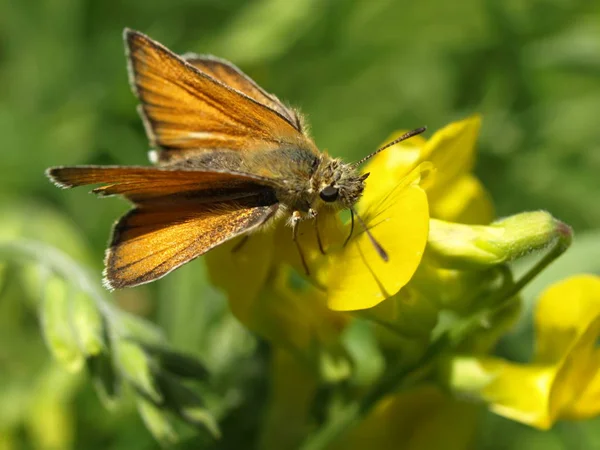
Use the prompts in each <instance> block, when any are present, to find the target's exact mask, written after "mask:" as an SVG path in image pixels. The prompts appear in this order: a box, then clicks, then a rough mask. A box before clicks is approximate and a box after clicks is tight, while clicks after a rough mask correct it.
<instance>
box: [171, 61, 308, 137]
mask: <svg viewBox="0 0 600 450" xmlns="http://www.w3.org/2000/svg"><path fill="white" fill-rule="evenodd" d="M182 58H183V59H185V60H186V61H187V62H188V63H190V64H191V65H192V66H194V67H196V68H197V69H198V70H200V71H201V72H204V73H205V74H207V75H210V76H211V77H213V78H214V79H216V80H218V81H220V82H221V83H223V84H226V85H227V86H229V87H231V88H233V89H236V90H238V91H240V92H241V93H243V94H246V95H247V96H248V97H250V98H252V99H254V100H256V101H257V102H259V103H262V104H263V105H266V106H268V107H269V108H271V109H272V110H274V111H277V112H278V113H279V114H281V115H282V116H283V117H284V118H285V119H286V120H287V121H288V122H290V123H291V124H292V125H293V126H294V128H296V129H297V130H298V131H300V132H302V131H303V124H302V120H301V119H300V116H299V115H298V114H297V113H296V111H294V110H293V109H292V108H289V107H287V106H285V105H284V104H283V103H282V102H281V100H279V99H278V98H277V97H276V96H275V95H273V94H269V93H268V92H266V91H265V90H264V89H263V88H261V87H260V86H259V85H258V84H257V83H256V82H255V81H254V80H253V79H252V78H250V77H249V76H248V75H246V74H245V73H244V72H242V71H241V70H240V69H239V68H238V67H237V66H235V65H234V64H232V63H230V62H229V61H226V60H224V59H221V58H218V57H216V56H213V55H197V54H195V53H186V54H185V55H183V56H182Z"/></svg>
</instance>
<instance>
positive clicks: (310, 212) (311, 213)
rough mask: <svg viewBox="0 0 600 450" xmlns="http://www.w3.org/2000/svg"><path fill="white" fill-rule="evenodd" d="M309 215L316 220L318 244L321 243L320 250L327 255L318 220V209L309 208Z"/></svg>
mask: <svg viewBox="0 0 600 450" xmlns="http://www.w3.org/2000/svg"><path fill="white" fill-rule="evenodd" d="M308 214H309V216H310V217H311V218H312V219H314V220H315V233H316V235H317V244H319V250H320V251H321V254H322V255H325V247H323V241H322V240H321V235H320V234H319V224H318V222H317V211H315V210H314V209H312V208H311V209H309V211H308Z"/></svg>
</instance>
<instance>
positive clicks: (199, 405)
mask: <svg viewBox="0 0 600 450" xmlns="http://www.w3.org/2000/svg"><path fill="white" fill-rule="evenodd" d="M157 381H158V384H159V386H160V390H161V392H162V393H163V395H164V398H165V406H166V407H167V408H169V409H171V410H172V411H173V412H174V413H175V414H177V415H178V416H179V417H181V418H182V419H183V420H185V421H186V422H187V423H189V424H191V425H194V426H195V427H198V428H201V429H205V430H207V431H208V432H209V433H210V434H211V435H212V436H213V437H214V438H219V437H220V436H221V432H220V431H219V427H218V425H217V423H216V421H215V419H214V418H213V416H212V414H211V413H210V412H209V411H208V410H207V409H206V408H205V407H204V402H203V401H202V399H201V398H200V397H199V396H198V395H197V394H196V393H195V392H194V391H193V390H192V389H190V388H189V387H187V386H186V385H185V384H183V383H182V382H181V381H180V380H179V379H177V378H175V377H173V376H170V375H168V374H165V373H160V374H158V375H157Z"/></svg>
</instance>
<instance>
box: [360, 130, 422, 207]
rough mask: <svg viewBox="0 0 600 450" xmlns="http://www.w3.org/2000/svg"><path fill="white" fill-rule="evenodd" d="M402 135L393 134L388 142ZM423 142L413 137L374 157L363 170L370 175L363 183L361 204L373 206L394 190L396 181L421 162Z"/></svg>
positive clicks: (401, 133)
mask: <svg viewBox="0 0 600 450" xmlns="http://www.w3.org/2000/svg"><path fill="white" fill-rule="evenodd" d="M404 133H405V132H404V131H399V132H397V133H394V134H393V135H392V136H390V138H389V139H388V142H389V141H391V140H394V139H395V138H397V137H400V136H401V135H403V134H404ZM425 142H426V141H425V139H424V138H423V137H422V136H414V137H412V138H410V139H409V140H407V141H402V142H400V143H399V144H396V145H394V146H392V147H390V148H388V149H386V150H384V151H383V152H381V153H379V154H377V155H376V156H374V157H373V158H372V159H371V161H369V163H368V164H367V165H366V166H365V168H364V170H363V172H364V173H370V175H369V178H368V179H367V180H366V181H365V183H366V185H365V191H364V193H363V196H362V198H361V203H365V204H369V205H370V204H374V203H375V202H376V201H377V199H379V198H381V197H382V196H383V195H385V194H386V193H388V192H390V191H391V190H392V189H394V187H395V186H396V185H397V184H398V180H402V179H403V178H404V177H405V176H407V175H408V174H409V173H410V171H411V170H413V169H414V168H415V167H416V166H417V165H418V164H419V163H420V162H421V161H422V160H423V159H422V158H421V154H422V151H421V150H422V148H423V146H424V145H425Z"/></svg>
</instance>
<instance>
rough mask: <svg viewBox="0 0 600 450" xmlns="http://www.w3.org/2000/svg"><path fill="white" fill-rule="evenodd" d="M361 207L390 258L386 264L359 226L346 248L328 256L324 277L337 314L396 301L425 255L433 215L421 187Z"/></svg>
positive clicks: (330, 300) (402, 191) (402, 188)
mask: <svg viewBox="0 0 600 450" xmlns="http://www.w3.org/2000/svg"><path fill="white" fill-rule="evenodd" d="M359 206H360V208H359V211H358V212H359V214H361V215H362V216H363V220H364V221H365V223H366V226H367V228H368V229H369V230H370V232H371V233H372V235H373V237H374V238H375V239H376V240H377V242H379V243H380V244H381V245H382V246H383V248H384V249H385V251H386V253H387V255H388V257H389V258H388V261H384V260H383V259H382V257H381V256H380V254H379V253H378V252H377V251H376V249H375V247H374V245H373V243H372V242H371V241H370V239H369V237H368V236H367V233H365V232H364V231H363V230H362V229H361V227H360V224H357V225H356V227H355V230H354V236H353V238H352V239H351V240H350V242H349V243H348V245H347V246H346V247H344V248H342V249H341V250H339V251H336V252H333V253H332V254H331V255H330V257H329V260H328V263H327V270H326V275H325V276H323V277H322V278H324V283H323V284H324V285H325V286H326V287H327V302H328V305H329V307H330V308H331V309H334V310H339V311H350V310H357V309H364V308H370V307H372V306H375V305H377V304H378V303H380V302H382V301H383V300H385V299H386V298H388V297H390V296H392V295H394V294H395V293H396V292H398V291H399V290H400V289H401V288H402V286H404V285H405V284H406V283H408V281H409V280H410V278H411V277H412V275H413V274H414V272H415V270H416V269H417V266H418V265H419V262H420V261H421V257H422V255H423V251H424V249H425V242H426V240H427V234H428V229H429V213H428V206H427V196H426V195H425V192H424V191H423V189H421V188H420V187H419V186H417V185H414V184H412V185H409V186H407V187H402V186H400V187H399V188H396V189H393V190H392V191H391V193H389V195H387V196H384V198H382V199H381V201H379V202H376V203H375V204H370V205H365V204H364V203H363V202H362V201H361V204H360V205H359ZM320 279H321V278H320Z"/></svg>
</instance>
